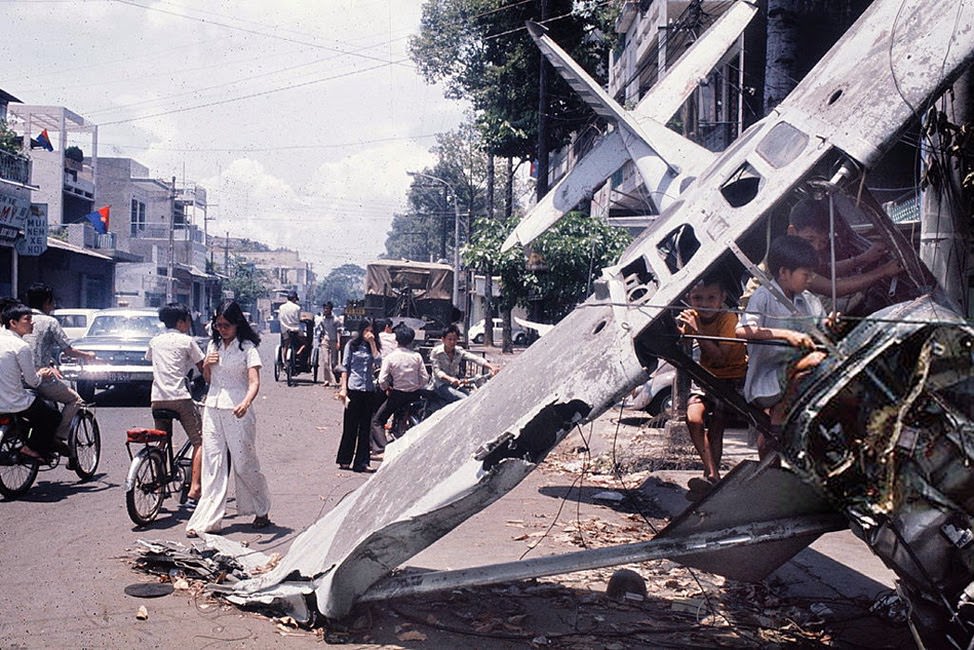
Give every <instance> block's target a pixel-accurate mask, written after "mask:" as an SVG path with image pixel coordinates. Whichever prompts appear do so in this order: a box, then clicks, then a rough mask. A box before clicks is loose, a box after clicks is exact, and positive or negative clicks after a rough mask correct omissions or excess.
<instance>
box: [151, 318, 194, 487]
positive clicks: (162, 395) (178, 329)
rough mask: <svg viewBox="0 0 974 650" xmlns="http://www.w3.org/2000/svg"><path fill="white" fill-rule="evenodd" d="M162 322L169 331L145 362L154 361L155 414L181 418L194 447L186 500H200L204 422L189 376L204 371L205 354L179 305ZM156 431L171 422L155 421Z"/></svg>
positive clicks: (154, 341)
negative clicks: (160, 411) (161, 412)
mask: <svg viewBox="0 0 974 650" xmlns="http://www.w3.org/2000/svg"><path fill="white" fill-rule="evenodd" d="M159 320H161V321H162V322H163V324H164V325H165V326H166V331H165V332H163V333H162V334H159V335H157V336H155V337H153V339H152V340H151V341H149V349H148V350H147V351H146V353H145V356H146V359H148V360H150V361H152V395H151V400H152V410H153V411H155V410H156V409H166V410H169V411H173V412H175V413H176V414H177V415H178V420H179V423H180V424H182V425H183V430H184V431H185V432H186V437H187V438H189V441H190V443H192V445H193V476H192V481H191V482H190V487H189V493H188V494H187V498H189V499H192V500H194V501H195V500H196V499H199V498H200V491H201V485H200V477H201V475H202V462H203V460H202V459H203V456H202V452H201V450H202V445H203V422H202V420H201V419H200V413H199V411H198V410H197V408H196V404H195V403H194V402H193V398H192V397H191V396H190V393H189V389H188V388H187V386H186V375H187V374H188V373H189V372H190V371H191V370H192V369H193V368H194V367H196V368H198V369H199V370H200V371H201V372H202V369H203V358H204V356H205V355H204V354H203V351H202V350H201V349H200V346H199V345H197V343H196V341H195V340H193V337H192V336H190V335H189V332H190V331H192V326H193V317H192V315H191V314H190V313H189V310H188V309H187V308H186V307H185V306H184V305H181V304H179V303H175V302H171V303H169V304H168V305H166V306H165V307H162V308H160V309H159ZM154 426H155V428H156V429H162V430H166V429H168V427H169V421H168V420H165V421H163V420H156V421H155V425H154Z"/></svg>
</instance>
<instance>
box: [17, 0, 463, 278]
mask: <svg viewBox="0 0 974 650" xmlns="http://www.w3.org/2000/svg"><path fill="white" fill-rule="evenodd" d="M421 4H422V2H421V0H327V1H325V2H317V3H309V2H306V1H304V0H278V1H277V2H275V3H273V5H268V4H267V3H265V2H258V1H256V0H240V1H235V2H230V1H229V0H211V1H208V2H202V3H199V2H188V1H187V0H158V1H156V2H154V3H153V4H151V5H150V6H149V8H148V9H145V8H139V7H136V6H133V5H127V4H119V3H101V2H98V3H81V4H80V8H79V7H76V6H75V5H72V9H71V11H52V7H55V8H57V7H60V6H61V5H58V4H55V5H50V4H48V3H38V4H37V5H31V4H30V3H14V4H13V5H12V6H11V7H7V8H5V9H6V14H5V20H6V21H7V24H8V26H10V27H11V29H8V30H5V31H6V33H5V39H4V43H3V45H2V46H0V47H2V48H3V50H4V54H5V55H7V56H5V57H4V58H5V62H6V64H7V65H6V69H7V70H9V71H17V72H19V74H20V75H21V77H20V78H16V77H11V76H10V75H8V77H7V78H6V79H5V80H4V87H3V89H4V90H6V91H7V92H11V93H12V94H14V95H16V96H18V97H20V98H21V99H23V100H24V101H25V102H26V103H30V104H55V105H63V106H66V107H67V108H69V109H70V110H72V111H74V112H76V113H78V114H80V115H82V116H83V117H85V118H87V119H89V120H90V121H92V122H94V123H96V124H99V125H101V126H100V127H99V134H98V135H99V152H100V154H101V155H108V156H126V157H131V158H134V159H136V160H137V161H139V162H140V163H142V164H144V165H146V166H147V167H149V169H150V174H151V175H152V176H153V177H156V178H164V179H168V178H169V177H170V176H173V175H175V176H176V177H177V180H182V179H184V178H185V179H186V180H187V181H189V182H197V183H199V184H201V185H202V186H203V187H205V188H206V189H207V191H208V200H209V201H210V202H211V203H213V204H218V205H214V206H213V207H211V208H210V210H209V212H210V216H211V217H216V220H215V221H211V222H209V223H208V230H209V231H210V232H211V233H214V232H216V233H220V234H223V233H225V232H226V231H229V232H230V234H231V235H232V236H246V237H252V238H256V239H261V240H262V241H265V242H266V243H268V244H270V245H272V246H288V247H291V248H295V249H297V250H298V251H300V252H301V253H302V255H303V257H305V258H306V259H308V260H309V261H312V262H314V263H315V266H316V269H317V270H318V271H319V273H326V272H327V271H328V270H329V269H330V268H331V267H333V266H335V265H338V264H342V263H345V262H355V263H359V264H364V263H366V262H368V261H369V260H371V259H374V258H375V257H376V256H377V255H378V254H379V253H380V252H381V251H382V250H383V249H384V243H385V237H386V232H387V231H388V228H389V223H390V221H391V217H392V214H393V212H395V211H396V210H398V209H400V208H401V206H402V202H403V200H404V199H405V195H406V190H407V189H408V186H409V183H410V178H409V177H408V176H407V175H406V172H407V171H409V170H415V169H421V168H423V167H424V166H427V165H430V164H432V156H431V155H430V154H429V152H428V150H429V148H430V147H431V146H432V144H433V142H434V140H433V137H432V136H433V135H434V134H436V133H441V132H445V131H448V130H451V129H453V128H455V127H456V125H457V124H458V123H459V121H460V120H461V119H462V106H460V105H459V104H457V103H455V102H448V101H446V100H444V99H443V97H442V91H441V89H438V88H433V87H429V86H427V85H426V84H424V83H423V81H422V79H421V78H420V77H419V76H418V75H417V74H416V72H415V70H414V68H413V66H412V64H411V62H409V61H408V54H407V41H408V36H409V35H410V34H411V33H413V32H415V31H416V29H417V28H418V24H419V16H420V7H421ZM52 13H53V14H55V15H51V14H52ZM175 14H181V15H184V16H188V18H187V17H180V16H178V15H175ZM44 43H47V44H50V43H56V44H57V47H49V46H45V47H41V45H42V44H44ZM106 43H110V44H111V47H105V46H104V45H105V44H106ZM370 68H372V69H370ZM227 100H232V101H227ZM186 109H191V110H186ZM157 113H161V115H157V116H155V117H148V118H145V116H149V115H155V114H157ZM133 118H145V119H136V120H135V121H125V120H132V119H133ZM119 121H122V122H121V123H118V122H119Z"/></svg>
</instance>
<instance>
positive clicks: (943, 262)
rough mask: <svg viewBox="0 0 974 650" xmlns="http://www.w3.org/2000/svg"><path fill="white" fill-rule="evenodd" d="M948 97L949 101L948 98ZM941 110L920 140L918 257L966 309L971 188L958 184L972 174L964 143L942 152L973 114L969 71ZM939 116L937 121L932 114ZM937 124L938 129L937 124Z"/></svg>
mask: <svg viewBox="0 0 974 650" xmlns="http://www.w3.org/2000/svg"><path fill="white" fill-rule="evenodd" d="M951 98H952V99H953V101H951ZM945 99H946V101H945V102H943V104H946V107H945V108H944V113H939V112H938V113H936V114H933V119H934V120H935V125H934V126H933V127H931V125H930V124H927V125H925V126H926V128H928V129H929V131H930V133H929V135H928V136H927V138H926V139H924V140H923V141H922V142H923V159H924V169H925V170H926V180H927V182H928V183H929V184H928V185H927V187H926V188H925V189H924V190H923V194H922V197H921V206H920V259H921V260H923V262H924V263H925V264H926V265H927V268H929V269H930V271H931V273H933V275H934V277H935V278H936V279H937V282H938V283H939V284H940V286H941V287H943V289H944V291H945V292H946V294H947V295H948V296H949V297H950V298H951V299H952V300H954V301H955V302H956V303H957V304H958V305H959V306H960V307H961V308H962V310H963V311H962V313H964V314H967V313H968V309H969V307H970V305H969V302H970V300H969V292H968V269H969V268H970V263H969V259H968V254H967V251H968V249H969V246H968V242H969V241H970V234H971V233H970V223H971V198H972V197H971V192H970V191H967V190H965V188H964V187H963V186H962V181H963V180H964V177H965V176H966V175H967V174H969V173H971V166H972V165H971V162H972V161H971V160H970V159H968V157H967V156H966V155H965V153H966V152H965V151H964V149H963V148H961V149H960V153H959V154H956V155H957V156H959V157H954V155H952V154H949V153H947V152H948V150H950V149H951V148H952V147H951V146H950V145H951V144H952V142H949V141H948V140H950V137H951V135H952V133H953V130H952V129H951V128H950V127H953V126H954V125H957V126H963V125H965V124H967V125H970V123H971V121H972V119H974V107H972V106H971V101H974V73H972V72H970V71H968V72H966V73H965V74H964V76H962V77H961V78H960V79H959V80H958V81H957V82H956V83H955V84H954V86H953V92H952V93H950V92H948V94H947V95H945ZM938 116H939V118H940V119H939V120H938V119H937V118H938ZM937 124H939V125H942V128H937V126H936V125H937Z"/></svg>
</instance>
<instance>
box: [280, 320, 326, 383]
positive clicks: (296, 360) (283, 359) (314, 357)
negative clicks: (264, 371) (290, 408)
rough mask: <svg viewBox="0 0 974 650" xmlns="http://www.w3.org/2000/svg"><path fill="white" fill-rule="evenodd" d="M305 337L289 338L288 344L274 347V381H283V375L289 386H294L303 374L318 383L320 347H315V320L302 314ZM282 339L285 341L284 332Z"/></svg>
mask: <svg viewBox="0 0 974 650" xmlns="http://www.w3.org/2000/svg"><path fill="white" fill-rule="evenodd" d="M301 326H302V328H303V330H302V333H303V336H288V337H287V343H286V344H282V343H278V344H277V345H276V346H275V347H274V381H281V375H282V374H283V375H284V376H285V377H286V378H287V385H288V386H293V385H294V377H295V376H296V375H299V374H301V373H303V372H310V373H311V381H312V382H314V383H316V384H317V383H318V346H317V345H313V342H314V327H315V319H314V317H313V316H310V315H308V314H305V313H304V312H302V313H301ZM281 338H282V339H284V338H285V337H284V334H283V332H282V334H281Z"/></svg>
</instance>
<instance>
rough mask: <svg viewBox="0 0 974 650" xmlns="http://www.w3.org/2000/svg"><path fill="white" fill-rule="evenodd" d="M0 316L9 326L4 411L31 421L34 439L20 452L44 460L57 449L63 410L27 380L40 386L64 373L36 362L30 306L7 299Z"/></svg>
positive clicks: (3, 357)
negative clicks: (29, 336) (36, 392)
mask: <svg viewBox="0 0 974 650" xmlns="http://www.w3.org/2000/svg"><path fill="white" fill-rule="evenodd" d="M0 319H2V321H3V326H4V328H5V332H4V334H3V335H0V412H2V413H11V414H16V415H19V416H20V417H22V418H24V419H25V420H27V421H28V422H29V423H30V424H31V435H30V440H29V441H27V442H25V443H24V446H23V447H21V449H20V453H21V454H23V455H25V456H30V457H31V458H36V459H38V460H44V459H45V457H46V456H47V455H48V454H50V453H51V452H52V451H54V432H55V431H56V430H57V427H58V424H59V423H60V421H61V414H60V413H58V412H57V410H55V409H53V408H51V407H50V406H48V405H47V404H45V403H44V400H42V399H39V398H37V397H35V396H34V395H33V394H31V393H29V392H28V391H27V389H25V388H24V384H27V385H28V386H30V387H32V388H37V386H39V385H40V383H41V382H42V381H44V380H47V379H49V378H50V379H60V377H61V373H59V372H58V371H57V369H55V368H51V367H50V366H47V367H44V368H41V369H40V370H38V369H37V368H35V366H34V353H33V351H31V349H30V345H29V344H28V343H27V342H26V341H24V339H23V337H24V336H25V335H26V334H30V333H31V332H32V331H33V329H34V325H33V322H32V321H33V314H32V313H31V310H30V307H27V306H26V305H22V304H20V303H17V302H13V301H7V302H6V303H5V304H4V306H3V310H2V311H0ZM28 443H29V444H28Z"/></svg>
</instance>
